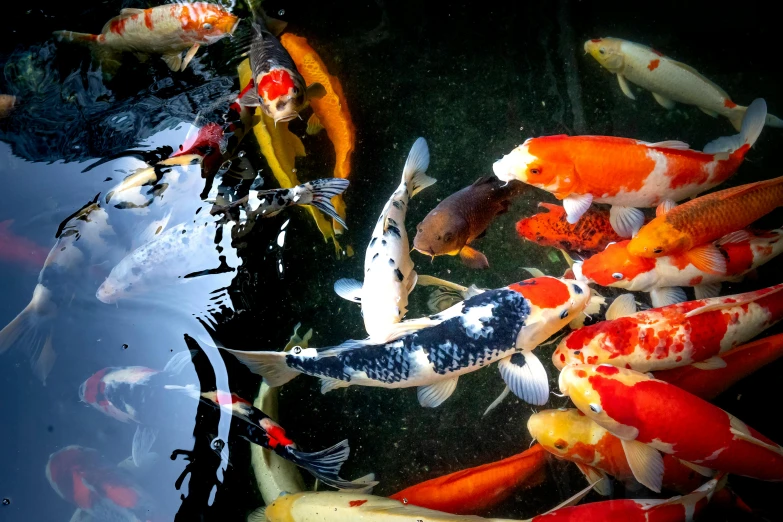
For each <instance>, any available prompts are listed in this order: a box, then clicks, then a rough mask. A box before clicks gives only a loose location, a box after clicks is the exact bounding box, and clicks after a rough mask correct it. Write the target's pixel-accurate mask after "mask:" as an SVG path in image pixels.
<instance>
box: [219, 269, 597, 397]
mask: <svg viewBox="0 0 783 522" xmlns="http://www.w3.org/2000/svg"><path fill="white" fill-rule="evenodd" d="M589 299H590V289H589V288H588V287H587V285H586V284H584V283H581V282H577V281H570V280H565V279H557V278H554V277H538V278H534V279H528V280H525V281H521V282H519V283H515V284H512V285H510V286H507V287H504V288H500V289H497V290H487V291H486V292H483V293H481V294H479V295H476V296H474V297H471V298H469V299H466V300H465V301H463V302H461V303H458V304H456V305H454V306H452V307H451V308H449V309H447V310H444V311H443V312H441V313H439V314H437V315H433V316H430V317H425V318H421V319H413V320H411V321H405V322H403V323H400V324H399V325H397V331H396V335H394V336H391V338H390V340H389V341H387V342H385V343H377V342H373V341H372V340H364V341H348V342H346V343H343V344H342V345H339V346H336V347H331V348H324V349H320V350H316V349H315V348H306V349H303V348H301V347H294V348H293V349H292V350H291V352H288V353H286V352H271V351H270V352H245V351H238V350H228V351H229V352H231V353H232V354H233V355H234V356H235V357H236V358H237V359H239V361H240V362H242V363H243V364H245V365H246V366H247V367H248V368H249V369H250V370H251V371H253V372H255V373H258V374H259V375H262V376H263V377H264V379H265V380H266V381H267V383H268V384H269V385H270V386H282V385H283V384H285V383H287V382H288V381H290V380H291V379H293V378H294V377H296V376H298V375H299V374H306V375H312V376H316V377H320V378H321V391H322V392H323V393H326V392H328V391H330V390H333V389H335V388H342V387H345V386H351V385H358V386H376V387H380V388H410V387H414V386H415V387H418V398H419V403H420V404H421V405H422V406H425V407H430V408H434V407H437V406H439V405H440V404H442V403H443V401H445V400H446V399H448V398H449V397H450V396H451V394H452V393H454V390H455V389H456V387H457V381H458V379H459V376H460V375H464V374H466V373H470V372H474V371H476V370H479V369H481V368H482V367H484V366H487V365H489V364H492V363H493V362H496V361H499V362H500V363H499V365H498V369H499V370H500V375H501V377H502V378H503V380H504V381H505V382H506V384H507V385H508V386H509V388H511V390H512V391H513V392H514V394H516V395H517V396H518V397H519V398H521V399H523V400H525V401H527V402H530V403H532V404H544V403H546V402H547V400H548V399H549V380H548V377H547V375H546V370H545V369H544V367H543V365H542V364H541V362H540V361H539V360H538V358H537V357H536V356H535V354H534V353H533V349H534V348H535V347H536V346H538V345H539V344H541V343H542V342H544V341H545V340H546V339H548V338H549V337H550V336H551V335H553V334H554V333H556V332H557V331H558V330H560V329H561V328H562V327H563V326H565V325H566V324H568V323H569V322H570V321H571V320H572V319H574V318H575V317H576V316H577V315H578V314H580V313H581V312H582V310H583V309H584V308H585V306H587V304H588V301H589Z"/></svg>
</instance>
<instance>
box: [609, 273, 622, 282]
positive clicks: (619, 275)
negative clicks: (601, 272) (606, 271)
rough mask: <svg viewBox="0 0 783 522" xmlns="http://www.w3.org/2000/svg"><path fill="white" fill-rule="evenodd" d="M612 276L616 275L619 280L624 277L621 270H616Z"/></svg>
mask: <svg viewBox="0 0 783 522" xmlns="http://www.w3.org/2000/svg"><path fill="white" fill-rule="evenodd" d="M612 277H614V278H615V279H617V280H618V281H619V280H620V279H622V278H623V274H621V273H620V272H615V273H614V274H612Z"/></svg>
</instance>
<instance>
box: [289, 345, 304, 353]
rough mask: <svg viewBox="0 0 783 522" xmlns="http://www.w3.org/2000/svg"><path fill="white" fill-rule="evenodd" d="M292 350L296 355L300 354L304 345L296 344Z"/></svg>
mask: <svg viewBox="0 0 783 522" xmlns="http://www.w3.org/2000/svg"><path fill="white" fill-rule="evenodd" d="M291 352H292V353H293V354H294V355H299V354H300V353H302V347H301V346H294V347H293V348H292V349H291Z"/></svg>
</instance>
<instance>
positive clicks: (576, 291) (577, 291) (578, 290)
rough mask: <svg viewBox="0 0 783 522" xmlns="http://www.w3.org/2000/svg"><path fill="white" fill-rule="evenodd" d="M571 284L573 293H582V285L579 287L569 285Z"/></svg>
mask: <svg viewBox="0 0 783 522" xmlns="http://www.w3.org/2000/svg"><path fill="white" fill-rule="evenodd" d="M571 286H573V287H574V293H576V294H581V293H582V287H580V286H579V285H571Z"/></svg>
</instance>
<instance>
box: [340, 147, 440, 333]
mask: <svg viewBox="0 0 783 522" xmlns="http://www.w3.org/2000/svg"><path fill="white" fill-rule="evenodd" d="M429 164H430V151H429V149H428V148H427V142H426V141H425V140H424V138H419V139H417V140H416V142H415V143H414V144H413V147H411V150H410V153H408V159H407V160H406V161H405V167H404V168H403V169H402V181H400V185H399V186H398V187H397V190H395V191H394V193H393V194H392V195H391V197H390V198H389V200H388V201H387V202H386V205H384V207H383V211H382V212H381V215H380V217H379V218H378V221H377V222H376V224H375V229H373V232H372V239H370V244H369V246H368V247H367V251H366V253H365V254H364V283H360V282H359V281H357V280H355V279H340V280H338V281H336V282H335V283H334V291H335V292H336V293H337V295H339V296H340V297H342V298H343V299H347V300H349V301H353V302H355V303H361V305H362V318H363V320H364V328H365V329H366V330H367V333H368V334H369V336H370V338H371V339H374V340H376V341H379V342H380V341H384V340H386V339H387V338H388V336H389V332H390V331H391V330H392V329H393V328H394V325H395V324H396V323H399V322H400V320H402V318H403V317H404V316H405V313H406V312H407V311H408V308H407V307H408V294H409V293H410V292H411V290H413V287H414V286H416V279H417V275H416V271H415V270H414V269H413V261H412V260H411V256H410V246H409V244H408V232H407V231H406V230H405V215H406V213H407V212H408V201H409V200H410V198H412V197H413V196H415V195H416V194H418V193H419V192H420V191H421V190H423V189H425V188H427V187H429V186H430V185H432V184H433V183H435V180H434V179H433V178H431V177H429V176H427V174H426V172H427V167H429Z"/></svg>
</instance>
